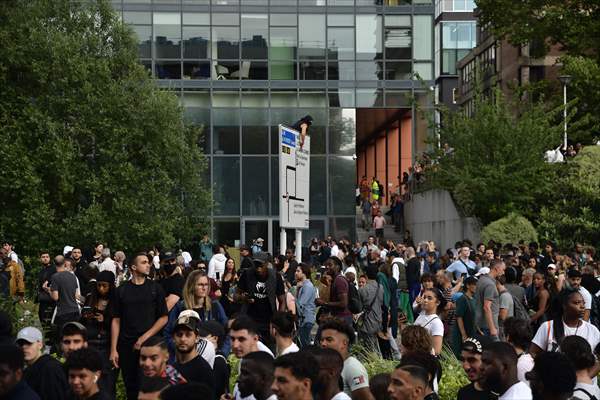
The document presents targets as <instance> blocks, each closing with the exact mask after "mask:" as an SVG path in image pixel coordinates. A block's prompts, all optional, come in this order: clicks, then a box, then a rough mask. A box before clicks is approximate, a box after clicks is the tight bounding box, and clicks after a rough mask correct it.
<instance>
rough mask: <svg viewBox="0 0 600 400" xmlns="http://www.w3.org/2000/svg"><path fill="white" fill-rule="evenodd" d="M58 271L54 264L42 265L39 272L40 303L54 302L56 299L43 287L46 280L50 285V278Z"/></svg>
mask: <svg viewBox="0 0 600 400" xmlns="http://www.w3.org/2000/svg"><path fill="white" fill-rule="evenodd" d="M55 273H56V267H55V266H54V265H52V264H50V265H47V266H42V269H41V270H40V272H39V274H38V299H37V300H38V302H40V303H54V300H52V298H51V297H50V295H49V294H48V293H47V292H46V291H45V290H44V289H42V286H43V285H44V282H46V281H47V282H48V285H50V280H51V279H52V275H54V274H55Z"/></svg>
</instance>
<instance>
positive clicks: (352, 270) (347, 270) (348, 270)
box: [344, 267, 356, 276]
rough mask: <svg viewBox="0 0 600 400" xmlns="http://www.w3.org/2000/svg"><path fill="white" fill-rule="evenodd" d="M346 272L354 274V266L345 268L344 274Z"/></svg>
mask: <svg viewBox="0 0 600 400" xmlns="http://www.w3.org/2000/svg"><path fill="white" fill-rule="evenodd" d="M348 272H352V273H353V274H354V276H356V268H354V267H348V268H346V271H344V275H346V274H347V273H348Z"/></svg>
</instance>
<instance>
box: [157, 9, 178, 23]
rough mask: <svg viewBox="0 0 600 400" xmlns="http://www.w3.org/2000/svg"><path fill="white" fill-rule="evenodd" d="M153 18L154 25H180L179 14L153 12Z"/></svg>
mask: <svg viewBox="0 0 600 400" xmlns="http://www.w3.org/2000/svg"><path fill="white" fill-rule="evenodd" d="M153 16H154V25H181V14H179V13H167V12H155V13H154V15H153Z"/></svg>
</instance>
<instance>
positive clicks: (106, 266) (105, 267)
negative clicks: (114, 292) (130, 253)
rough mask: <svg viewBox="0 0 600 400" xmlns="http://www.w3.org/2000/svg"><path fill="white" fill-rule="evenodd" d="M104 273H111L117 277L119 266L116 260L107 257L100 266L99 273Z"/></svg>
mask: <svg viewBox="0 0 600 400" xmlns="http://www.w3.org/2000/svg"><path fill="white" fill-rule="evenodd" d="M102 271H110V272H112V273H113V274H114V275H115V278H116V277H117V264H115V262H114V260H113V259H111V258H110V257H107V258H105V259H104V261H102V263H100V265H98V272H102Z"/></svg>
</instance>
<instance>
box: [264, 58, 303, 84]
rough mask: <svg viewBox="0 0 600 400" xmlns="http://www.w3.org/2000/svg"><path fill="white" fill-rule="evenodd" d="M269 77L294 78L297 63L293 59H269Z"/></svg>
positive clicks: (277, 78) (279, 78)
mask: <svg viewBox="0 0 600 400" xmlns="http://www.w3.org/2000/svg"><path fill="white" fill-rule="evenodd" d="M270 64H271V79H273V80H296V79H297V69H296V67H297V64H296V62H295V61H271V63H270Z"/></svg>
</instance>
